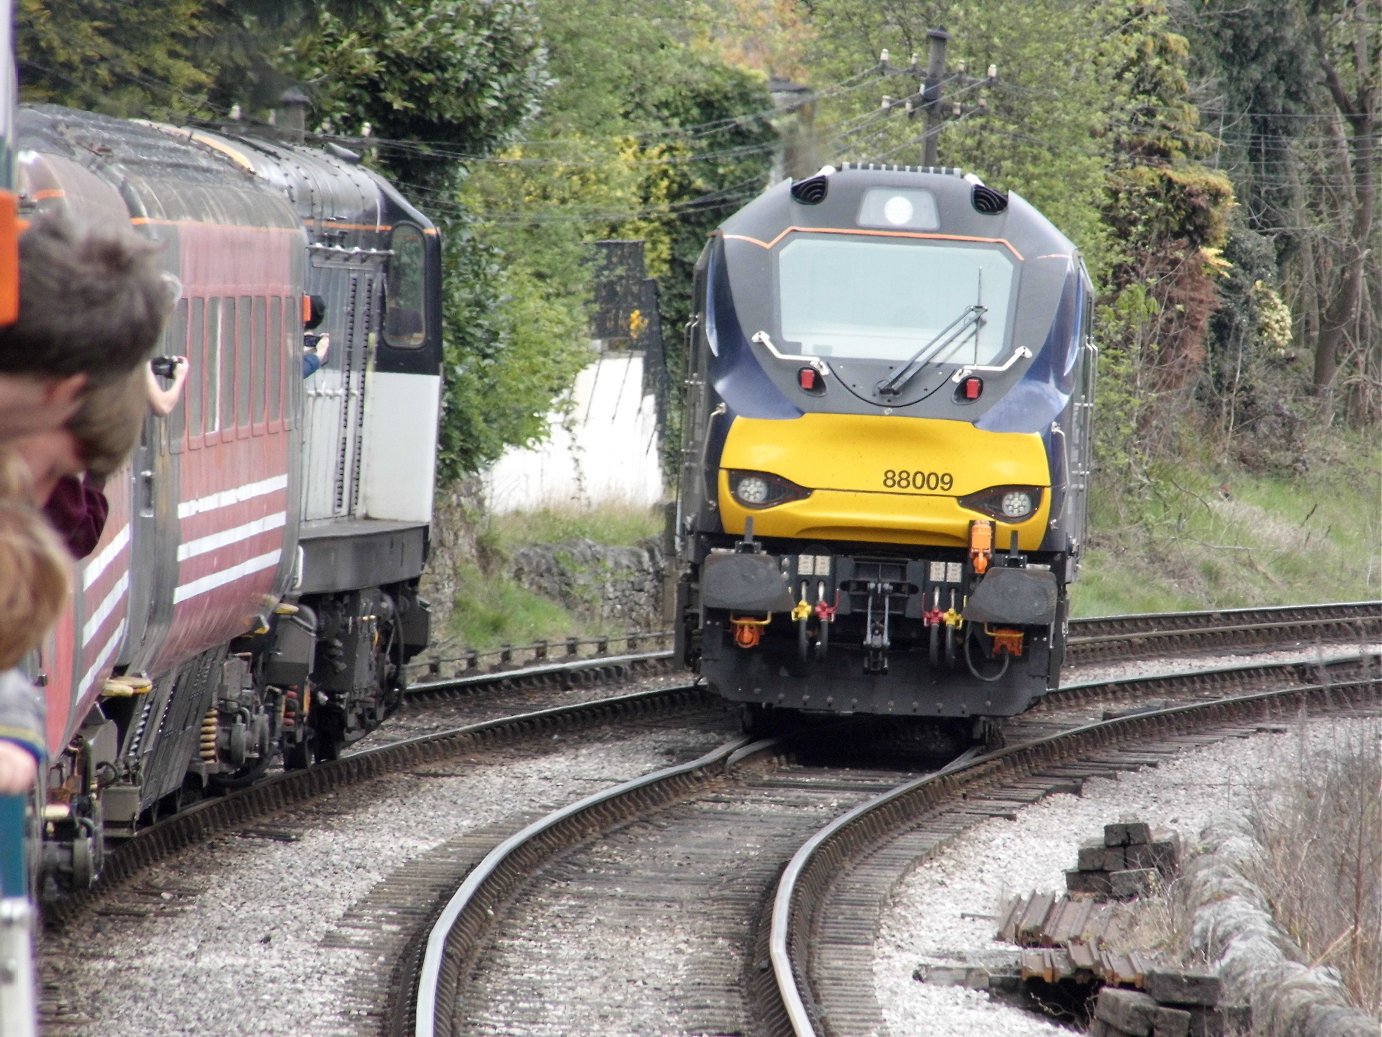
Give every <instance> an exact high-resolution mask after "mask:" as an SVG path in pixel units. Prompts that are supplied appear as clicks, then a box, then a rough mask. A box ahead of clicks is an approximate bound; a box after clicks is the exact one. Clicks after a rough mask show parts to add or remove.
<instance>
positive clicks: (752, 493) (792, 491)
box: [729, 471, 811, 508]
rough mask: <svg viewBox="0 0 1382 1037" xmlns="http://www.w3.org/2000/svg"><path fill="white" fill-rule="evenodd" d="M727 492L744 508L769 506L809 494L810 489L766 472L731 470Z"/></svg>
mask: <svg viewBox="0 0 1382 1037" xmlns="http://www.w3.org/2000/svg"><path fill="white" fill-rule="evenodd" d="M729 492H730V493H731V494H732V495H733V496H734V500H735V501H736V503H738V504H739V505H741V506H742V507H745V508H771V507H772V506H773V505H775V504H786V503H787V502H788V501H794V500H802V499H804V498H806V497H809V496H811V491H810V490H808V489H806V488H804V487H801V486H798V485H797V484H796V483H794V482H792V481H791V480H789V479H783V478H782V477H781V476H777V475H770V474H768V473H767V472H737V471H731V472H730V473H729Z"/></svg>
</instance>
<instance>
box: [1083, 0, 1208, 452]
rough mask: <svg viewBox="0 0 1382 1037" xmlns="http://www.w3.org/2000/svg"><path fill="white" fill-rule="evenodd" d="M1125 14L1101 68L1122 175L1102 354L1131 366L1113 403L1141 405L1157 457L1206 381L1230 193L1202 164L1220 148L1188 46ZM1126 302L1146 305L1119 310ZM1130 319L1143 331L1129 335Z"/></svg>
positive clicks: (1146, 444)
mask: <svg viewBox="0 0 1382 1037" xmlns="http://www.w3.org/2000/svg"><path fill="white" fill-rule="evenodd" d="M1121 11H1122V14H1123V18H1122V24H1123V26H1124V29H1123V31H1122V32H1121V33H1120V34H1119V35H1118V36H1116V37H1113V38H1111V39H1110V41H1109V44H1108V47H1107V50H1106V60H1105V67H1106V68H1107V69H1108V72H1109V75H1110V78H1111V80H1112V81H1113V82H1114V83H1116V84H1117V86H1118V94H1117V97H1118V101H1119V102H1120V103H1119V104H1117V105H1116V107H1115V108H1114V110H1113V111H1114V113H1115V114H1114V116H1113V117H1112V118H1111V119H1110V130H1109V132H1110V137H1111V138H1112V141H1113V143H1114V163H1113V167H1112V168H1111V169H1110V171H1109V173H1108V176H1107V178H1106V191H1107V196H1106V202H1105V207H1104V220H1105V222H1106V224H1107V225H1108V227H1109V229H1110V230H1111V232H1112V236H1113V239H1114V240H1115V241H1118V242H1119V243H1120V247H1119V253H1118V255H1117V257H1116V261H1115V263H1114V265H1113V267H1112V268H1111V270H1110V274H1109V280H1108V283H1107V285H1106V287H1105V291H1104V300H1105V302H1106V304H1107V308H1106V310H1105V314H1106V316H1108V317H1109V318H1110V319H1109V323H1108V325H1107V327H1106V329H1105V330H1106V337H1105V347H1104V348H1105V351H1106V352H1107V353H1118V352H1119V351H1122V352H1123V353H1124V354H1125V359H1126V360H1127V364H1126V365H1125V366H1126V369H1127V370H1128V371H1129V372H1131V373H1132V375H1133V380H1132V381H1131V383H1125V384H1122V385H1118V384H1115V385H1114V386H1113V392H1114V393H1115V394H1117V393H1119V392H1124V393H1129V394H1131V395H1132V396H1133V397H1135V399H1136V403H1135V406H1136V408H1137V410H1138V412H1139V415H1140V417H1139V419H1138V421H1137V423H1136V428H1135V432H1136V435H1137V439H1138V442H1139V443H1140V444H1142V446H1143V448H1144V449H1145V450H1148V451H1151V452H1153V453H1156V452H1159V451H1163V450H1166V449H1168V448H1170V447H1171V446H1173V445H1174V444H1175V443H1176V436H1177V434H1178V433H1179V432H1180V430H1181V429H1183V428H1184V427H1185V426H1186V422H1185V414H1186V412H1185V405H1186V402H1187V396H1189V395H1191V394H1193V391H1194V389H1195V388H1196V386H1197V384H1198V381H1199V379H1200V378H1201V376H1202V375H1203V373H1204V368H1205V359H1206V349H1207V346H1206V340H1207V336H1208V326H1209V320H1210V317H1211V315H1212V314H1213V313H1214V311H1215V309H1216V308H1217V306H1218V295H1217V283H1216V282H1217V279H1218V277H1219V276H1220V275H1221V274H1222V272H1223V271H1224V270H1225V269H1226V264H1225V262H1224V261H1223V259H1222V257H1221V250H1222V248H1223V246H1224V244H1225V242H1226V241H1227V238H1228V218H1229V213H1230V211H1231V209H1232V205H1233V188H1232V184H1231V183H1230V182H1229V181H1228V179H1227V178H1226V177H1224V176H1223V175H1222V174H1220V173H1218V172H1216V171H1214V170H1211V169H1209V168H1207V167H1205V166H1203V165H1201V164H1199V163H1198V162H1197V161H1195V160H1196V159H1198V158H1199V157H1202V156H1203V155H1205V154H1206V153H1207V152H1208V151H1209V149H1210V147H1211V146H1212V144H1213V138H1212V137H1210V136H1209V135H1207V134H1205V133H1204V132H1202V131H1201V130H1200V129H1199V125H1198V112H1197V110H1196V109H1195V107H1194V106H1193V104H1191V103H1190V99H1189V84H1188V80H1187V78H1186V68H1187V63H1188V53H1189V51H1188V45H1187V42H1186V40H1185V38H1184V37H1183V36H1180V35H1178V34H1177V33H1174V32H1172V31H1171V30H1170V26H1169V20H1168V17H1167V14H1166V11H1165V7H1164V5H1163V4H1162V2H1161V0H1148V2H1136V0H1135V2H1133V3H1129V4H1127V5H1126V6H1125V7H1124V8H1122V9H1121ZM1128 291H1131V292H1133V293H1135V295H1136V296H1137V299H1138V300H1139V302H1138V305H1136V306H1132V307H1128V306H1124V305H1122V304H1120V301H1119V297H1120V296H1121V295H1122V294H1123V293H1125V292H1128ZM1128 313H1134V314H1137V315H1138V316H1139V320H1140V321H1141V322H1142V323H1141V324H1140V326H1136V327H1134V326H1130V325H1129V324H1128V323H1127V321H1126V319H1125V317H1124V315H1126V314H1128Z"/></svg>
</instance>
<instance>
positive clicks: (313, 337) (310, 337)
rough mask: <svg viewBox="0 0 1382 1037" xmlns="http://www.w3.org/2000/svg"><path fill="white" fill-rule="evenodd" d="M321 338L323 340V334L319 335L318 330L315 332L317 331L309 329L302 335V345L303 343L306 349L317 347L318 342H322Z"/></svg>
mask: <svg viewBox="0 0 1382 1037" xmlns="http://www.w3.org/2000/svg"><path fill="white" fill-rule="evenodd" d="M321 340H322V337H321V335H319V334H318V333H317V332H315V331H307V332H304V333H303V336H302V345H303V348H304V349H316V348H317V343H318V342H320V341H321Z"/></svg>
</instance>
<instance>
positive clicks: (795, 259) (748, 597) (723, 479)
mask: <svg viewBox="0 0 1382 1037" xmlns="http://www.w3.org/2000/svg"><path fill="white" fill-rule="evenodd" d="M1091 308H1092V290H1091V285H1090V281H1089V277H1088V275H1087V273H1086V272H1085V269H1084V265H1083V263H1082V262H1081V259H1080V256H1079V253H1078V251H1077V250H1076V249H1075V247H1074V246H1073V245H1072V244H1071V242H1070V241H1069V240H1068V239H1067V238H1066V237H1065V236H1064V235H1062V234H1061V233H1060V232H1059V231H1058V230H1057V229H1056V228H1055V227H1054V226H1052V225H1051V223H1050V222H1049V221H1047V220H1046V219H1045V218H1044V217H1043V216H1042V215H1041V214H1040V213H1038V212H1037V211H1036V210H1035V209H1034V208H1032V206H1031V205H1029V204H1028V203H1027V202H1025V201H1023V200H1022V199H1021V198H1020V197H1018V196H1017V195H1016V194H1007V195H1004V194H1002V193H1000V192H998V191H995V190H993V189H991V188H989V187H987V186H985V185H984V184H983V183H981V182H980V181H979V180H977V179H976V178H974V177H972V176H965V175H962V174H960V173H959V172H958V171H948V170H916V169H911V168H899V167H874V166H869V167H858V166H849V165H846V166H844V167H842V168H840V169H838V170H835V169H832V168H830V167H826V168H825V169H823V170H822V171H821V172H820V173H819V174H817V175H815V176H813V177H810V178H808V179H804V180H799V181H795V182H783V183H781V184H779V185H778V186H776V187H774V188H772V189H770V190H768V191H767V192H765V193H764V194H763V195H761V196H760V197H759V198H757V199H756V200H755V201H753V202H751V203H750V204H748V205H747V206H745V207H744V208H743V209H741V210H740V211H739V212H737V213H736V214H735V215H734V216H732V217H731V218H730V219H729V220H727V221H726V222H725V223H724V224H723V225H721V227H720V228H719V229H718V230H717V231H716V232H715V233H714V234H713V235H712V237H711V240H710V241H709V243H708V244H707V245H706V247H705V250H704V252H703V253H702V255H701V258H700V261H699V263H698V264H697V268H696V283H695V313H694V316H693V319H692V322H691V325H690V327H689V332H688V371H687V396H686V410H685V418H684V421H685V424H684V436H683V454H682V462H681V475H680V487H679V495H678V497H679V499H678V505H677V510H676V516H675V519H674V522H675V528H674V530H673V541H674V544H675V546H676V550H677V554H678V565H679V570H680V579H679V583H678V595H677V650H678V654H679V656H680V658H682V659H683V660H684V661H685V662H686V663H687V665H688V666H691V667H693V668H695V669H697V670H699V672H700V673H701V674H702V676H703V677H704V678H705V679H706V681H707V682H708V683H709V684H710V686H711V687H712V688H713V689H714V690H715V691H716V692H717V693H718V694H719V695H721V696H722V697H723V698H724V699H726V700H727V701H729V702H732V703H740V704H742V705H743V708H744V716H745V724H746V727H747V728H748V729H749V730H763V729H766V728H768V727H770V726H772V722H773V721H774V720H776V719H779V718H782V717H783V715H784V711H787V713H789V714H804V715H810V714H822V715H839V714H873V715H880V716H888V717H899V718H903V717H905V718H916V719H922V720H928V721H941V722H944V723H945V724H947V725H949V726H952V727H953V726H956V725H959V726H964V725H966V724H968V725H971V727H972V728H973V730H972V731H971V733H972V734H974V733H978V731H979V729H980V727H981V726H982V724H981V722H982V721H985V720H987V719H988V718H993V717H1001V716H1011V715H1014V714H1017V713H1020V712H1022V711H1023V710H1025V709H1027V708H1028V707H1029V706H1030V705H1031V704H1032V703H1033V702H1034V701H1036V700H1037V699H1038V698H1039V697H1040V696H1041V695H1042V694H1044V693H1045V692H1046V691H1048V690H1050V689H1053V688H1055V687H1056V686H1057V684H1058V681H1059V675H1060V669H1061V663H1062V659H1063V656H1064V649H1065V632H1066V626H1067V613H1068V604H1067V589H1068V587H1069V585H1070V583H1071V581H1072V580H1073V579H1074V578H1075V574H1076V571H1077V568H1078V564H1079V559H1080V551H1081V547H1082V541H1083V538H1084V527H1085V511H1086V497H1087V490H1088V481H1089V472H1090V467H1091V466H1090V429H1091V422H1092V396H1093V384H1094V372H1095V360H1096V357H1097V351H1096V349H1095V347H1094V345H1093V343H1092V341H1091V338H1090V325H1091Z"/></svg>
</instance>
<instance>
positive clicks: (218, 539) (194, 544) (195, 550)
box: [178, 511, 288, 562]
mask: <svg viewBox="0 0 1382 1037" xmlns="http://www.w3.org/2000/svg"><path fill="white" fill-rule="evenodd" d="M287 524H288V513H287V512H286V511H278V512H275V513H274V514H272V515H265V516H264V517H263V518H257V519H255V520H254V521H253V522H246V523H245V524H244V525H242V526H236V527H235V528H233V529H223V530H221V531H220V532H218V533H210V534H208V535H206V536H204V537H198V538H197V539H196V540H189V541H187V543H185V544H179V545H178V561H179V562H185V561H187V559H189V558H196V557H197V556H198V555H204V554H206V552H208V551H214V550H216V548H218V547H225V546H226V545H228V544H234V543H238V542H239V541H241V540H247V539H249V538H250V537H252V536H254V535H255V534H257V533H267V532H268V531H269V530H271V529H281V528H282V527H284V526H286V525H287Z"/></svg>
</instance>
